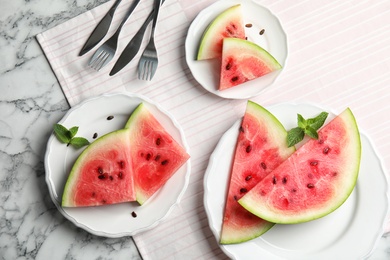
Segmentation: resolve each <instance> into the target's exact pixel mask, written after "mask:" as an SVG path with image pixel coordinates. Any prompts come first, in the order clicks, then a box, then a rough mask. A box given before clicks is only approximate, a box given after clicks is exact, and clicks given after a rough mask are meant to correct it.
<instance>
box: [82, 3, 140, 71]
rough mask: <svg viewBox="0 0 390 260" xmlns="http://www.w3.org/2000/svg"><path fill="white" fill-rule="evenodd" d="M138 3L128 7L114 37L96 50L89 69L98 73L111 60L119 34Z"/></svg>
mask: <svg viewBox="0 0 390 260" xmlns="http://www.w3.org/2000/svg"><path fill="white" fill-rule="evenodd" d="M140 1H141V0H135V1H134V2H133V4H132V5H131V6H130V9H129V10H128V11H127V13H126V15H125V17H124V18H123V20H122V22H121V23H120V25H119V27H118V29H117V30H116V31H115V33H114V35H112V36H111V37H110V39H108V40H107V41H106V42H104V43H103V45H102V46H100V47H99V49H97V50H96V52H95V53H94V55H93V56H92V58H91V60H90V61H89V64H88V65H89V66H90V67H91V68H93V69H95V70H98V71H99V70H100V69H101V68H103V67H104V66H106V65H107V64H108V63H109V62H110V61H111V60H112V58H113V57H114V55H115V52H116V48H117V46H118V37H119V33H120V31H121V30H122V27H123V25H124V24H125V23H126V21H127V19H128V18H129V17H130V15H131V14H132V12H133V11H134V9H135V8H136V7H137V5H138V3H139V2H140Z"/></svg>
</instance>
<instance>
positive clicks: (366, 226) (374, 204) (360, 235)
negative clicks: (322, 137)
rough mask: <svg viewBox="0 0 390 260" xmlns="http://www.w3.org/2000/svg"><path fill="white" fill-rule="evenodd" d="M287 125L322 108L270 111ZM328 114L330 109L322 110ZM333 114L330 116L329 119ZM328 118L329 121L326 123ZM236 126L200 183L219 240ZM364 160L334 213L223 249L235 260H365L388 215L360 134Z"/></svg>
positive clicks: (377, 165)
mask: <svg viewBox="0 0 390 260" xmlns="http://www.w3.org/2000/svg"><path fill="white" fill-rule="evenodd" d="M268 110H269V111H270V112H271V113H273V114H274V115H275V116H276V117H277V118H278V119H279V120H280V121H281V122H282V124H283V125H284V126H285V128H286V129H291V128H292V127H295V126H296V124H297V123H296V115H297V113H300V114H302V115H303V116H304V117H305V118H307V117H313V116H316V115H318V114H319V113H320V112H321V111H324V109H320V108H318V107H316V106H313V105H309V104H300V105H296V104H279V105H276V106H272V107H269V108H268ZM326 111H329V110H326ZM331 117H334V115H331V114H330V115H329V119H330V118H331ZM329 119H328V120H329ZM240 121H241V120H239V121H237V122H236V123H235V124H234V125H233V126H232V127H231V128H230V129H229V130H228V131H227V132H226V133H225V134H224V135H223V136H222V138H221V139H220V141H219V143H218V145H217V147H216V148H215V150H214V152H213V154H212V155H211V158H210V162H209V166H208V168H207V170H206V174H205V179H204V189H205V195H204V204H205V209H206V213H207V216H208V220H209V224H210V227H211V229H212V231H213V233H214V236H215V238H216V239H217V241H219V237H220V232H221V225H222V218H223V209H224V205H225V196H226V192H227V184H228V181H229V175H230V167H231V162H232V158H233V153H234V148H235V144H236V140H237V136H238V129H239V125H240ZM361 142H362V157H361V164H360V172H359V178H358V181H357V184H356V187H355V189H354V191H353V192H352V194H351V195H350V197H349V198H348V199H347V201H346V202H345V203H344V204H343V205H342V206H341V207H340V208H339V209H337V210H336V211H334V212H333V213H331V214H329V215H327V216H325V217H323V218H320V219H318V220H314V221H311V222H307V223H302V224H295V225H275V226H274V227H273V228H271V229H270V230H269V231H268V232H267V233H265V234H264V235H262V236H260V237H258V238H256V239H253V240H250V241H248V242H244V243H241V244H235V245H221V248H222V250H223V251H224V252H225V253H226V254H227V255H228V256H229V257H231V258H233V259H245V260H248V259H270V260H272V259H333V258H337V259H365V258H366V257H368V256H369V255H370V254H371V252H372V250H373V248H374V247H375V245H376V243H377V242H378V240H379V239H380V237H381V236H382V234H383V232H384V228H385V224H386V221H387V219H388V216H389V205H390V199H389V196H390V194H389V181H388V180H387V177H386V174H385V172H384V170H383V165H382V162H381V160H380V159H379V157H378V155H377V153H376V151H375V149H374V148H373V146H372V144H371V142H370V140H369V139H368V138H367V136H366V135H364V134H362V133H361Z"/></svg>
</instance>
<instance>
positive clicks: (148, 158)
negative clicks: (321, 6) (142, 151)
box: [145, 153, 152, 161]
mask: <svg viewBox="0 0 390 260" xmlns="http://www.w3.org/2000/svg"><path fill="white" fill-rule="evenodd" d="M151 157H152V155H151V154H150V153H148V154H146V158H145V159H146V160H147V161H149V160H150V158H151Z"/></svg>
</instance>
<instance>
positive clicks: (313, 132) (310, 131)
mask: <svg viewBox="0 0 390 260" xmlns="http://www.w3.org/2000/svg"><path fill="white" fill-rule="evenodd" d="M304 131H305V134H307V135H308V136H310V137H311V138H313V139H316V140H317V139H318V133H317V130H316V129H314V128H312V127H311V126H307V127H306V128H305V130H304Z"/></svg>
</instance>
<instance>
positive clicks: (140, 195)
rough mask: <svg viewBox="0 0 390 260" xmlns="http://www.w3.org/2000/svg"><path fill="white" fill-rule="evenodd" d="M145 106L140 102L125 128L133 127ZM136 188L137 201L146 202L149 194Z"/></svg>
mask: <svg viewBox="0 0 390 260" xmlns="http://www.w3.org/2000/svg"><path fill="white" fill-rule="evenodd" d="M144 107H145V104H144V103H140V104H139V105H138V106H137V107H136V108H135V109H134V111H133V113H131V115H130V117H129V119H128V120H127V122H126V125H125V129H131V126H132V125H133V124H134V123H135V122H136V121H137V120H138V118H139V117H140V116H141V114H142V111H143V109H144ZM134 188H135V189H136V201H137V202H138V203H139V204H140V205H142V204H144V203H145V201H146V200H147V199H148V197H147V196H145V195H144V194H143V193H142V192H141V191H140V190H137V187H134Z"/></svg>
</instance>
